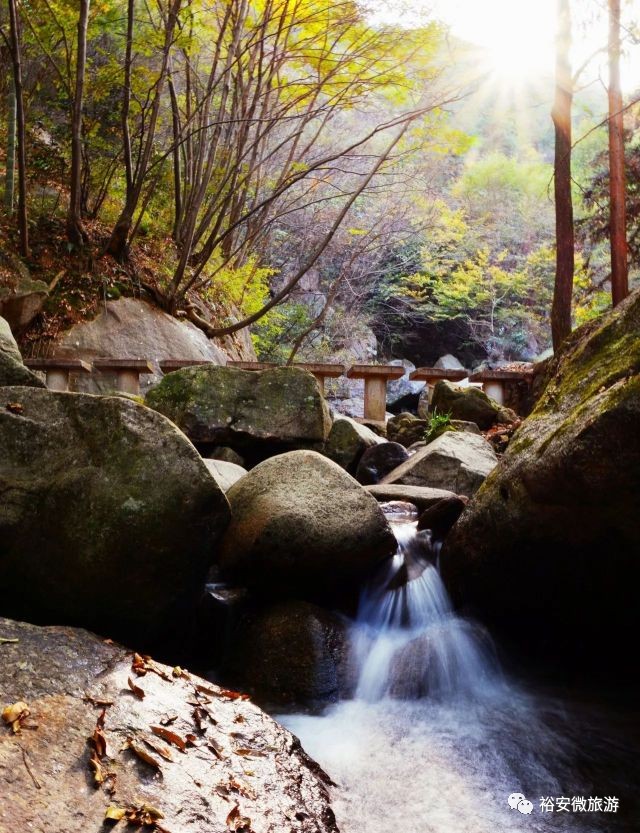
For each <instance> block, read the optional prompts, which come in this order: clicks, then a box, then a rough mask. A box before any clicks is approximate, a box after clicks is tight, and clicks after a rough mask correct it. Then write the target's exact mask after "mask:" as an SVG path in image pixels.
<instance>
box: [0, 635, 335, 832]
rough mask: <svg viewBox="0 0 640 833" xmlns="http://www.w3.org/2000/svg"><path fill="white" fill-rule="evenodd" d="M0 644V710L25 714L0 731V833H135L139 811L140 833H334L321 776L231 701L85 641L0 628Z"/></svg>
mask: <svg viewBox="0 0 640 833" xmlns="http://www.w3.org/2000/svg"><path fill="white" fill-rule="evenodd" d="M0 636H2V637H3V638H5V639H12V640H15V642H9V643H5V644H3V645H2V647H1V650H2V662H0V691H1V692H2V702H0V708H2V707H4V706H7V705H9V704H14V703H16V702H23V703H26V706H27V707H28V709H29V711H30V712H31V714H30V715H29V716H28V717H26V716H25V717H26V719H24V720H23V724H24V725H23V728H21V729H20V731H19V732H18V733H17V734H13V732H12V731H11V729H10V727H9V726H8V725H6V724H4V723H3V724H2V725H1V726H0V780H1V781H2V801H1V802H0V830H1V831H3V833H10V832H11V833H14V831H15V833H17V832H18V831H27V830H30V831H45V830H46V831H48V833H86V831H102V830H104V831H106V830H109V829H112V828H113V827H114V825H115V829H116V830H118V831H120V830H137V829H143V822H144V821H145V818H144V816H143V814H144V813H145V811H146V814H147V816H146V824H145V825H144V829H145V830H149V831H151V830H155V831H161V830H170V831H172V833H214V831H215V833H223V831H231V830H236V831H238V832H239V833H240V831H249V830H251V831H255V833H283V831H291V833H337V828H336V824H335V818H334V815H333V812H332V811H331V807H330V803H329V795H328V790H327V786H328V784H329V779H328V778H327V776H326V775H325V774H324V773H323V772H322V770H321V769H320V767H319V766H318V765H317V764H315V763H314V762H313V761H312V760H311V759H310V758H309V757H308V756H307V755H306V754H305V753H304V751H303V750H302V748H301V746H300V742H299V741H298V740H297V739H296V738H295V737H294V736H293V735H291V734H290V733H289V732H288V731H287V730H286V729H284V728H283V727H282V726H280V725H279V724H278V723H276V722H275V721H274V720H272V719H271V718H270V717H269V716H268V715H266V714H265V713H264V712H263V711H261V709H259V708H258V707H257V706H256V705H254V704H253V703H251V702H249V701H248V700H247V699H246V698H245V697H243V696H241V695H240V694H237V693H236V692H233V691H228V690H225V689H221V688H219V687H218V686H216V685H213V684H211V683H209V682H207V681H206V680H203V679H201V678H199V677H196V676H194V675H193V674H188V673H186V672H183V671H180V670H178V669H172V668H171V667H168V666H166V665H161V664H160V663H156V662H153V661H151V660H146V661H145V660H141V659H138V660H136V659H135V657H134V656H133V655H132V653H131V652H129V651H127V650H126V649H125V648H122V647H120V646H116V645H114V644H108V643H107V642H105V641H103V640H102V639H99V638H98V637H96V636H94V635H93V634H90V633H88V632H87V631H82V630H75V629H71V628H61V627H49V628H40V627H36V626H34V625H26V624H22V623H19V622H12V621H10V620H8V619H2V618H0ZM145 669H147V671H146V673H145ZM30 726H31V727H32V728H28V727H30ZM18 728H19V724H18ZM109 808H111V809H110V816H111V821H108V820H105V815H106V813H107V810H108V809H109ZM118 811H126V812H128V813H130V814H131V821H129V823H127V821H126V820H122V821H120V822H119V823H118V824H116V819H117V818H118V815H119V813H118ZM136 819H137V821H136ZM154 820H155V821H157V826H156V825H155V824H154Z"/></svg>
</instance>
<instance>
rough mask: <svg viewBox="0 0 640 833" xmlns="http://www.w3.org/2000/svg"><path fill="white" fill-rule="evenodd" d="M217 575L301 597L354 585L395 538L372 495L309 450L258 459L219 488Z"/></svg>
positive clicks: (391, 548)
mask: <svg viewBox="0 0 640 833" xmlns="http://www.w3.org/2000/svg"><path fill="white" fill-rule="evenodd" d="M227 498H228V500H229V503H230V504H231V512H232V521H231V524H230V525H229V528H228V530H227V532H226V534H225V537H224V541H223V545H222V549H221V552H220V561H219V567H220V571H221V575H222V576H223V578H226V579H229V580H230V581H232V582H234V583H237V584H241V585H245V586H248V587H251V588H253V589H255V590H256V591H258V592H266V593H268V594H274V593H276V594H278V595H280V596H286V595H288V596H289V597H292V596H295V595H296V594H298V593H300V594H302V596H303V597H305V596H306V597H309V596H316V595H317V594H321V593H322V592H330V593H333V594H339V593H340V592H342V591H343V590H345V589H346V588H347V587H354V586H357V585H358V584H359V583H360V582H362V581H363V580H364V579H365V578H366V577H367V576H368V574H369V573H370V571H371V570H372V569H373V568H374V567H375V566H376V564H378V562H379V561H380V560H381V559H383V558H384V557H385V556H388V555H390V554H392V553H393V552H394V551H395V548H396V541H395V538H394V536H393V533H392V532H391V529H390V527H389V524H388V523H387V520H386V518H385V516H384V514H383V512H382V510H381V509H380V507H379V505H378V503H377V501H376V499H375V498H374V497H373V496H372V495H370V494H369V493H368V492H367V491H366V490H365V489H364V488H363V487H362V486H361V485H360V484H359V483H358V482H357V481H356V480H354V479H353V478H352V477H351V476H350V475H348V474H347V473H346V472H345V471H344V470H343V469H341V468H340V466H338V465H337V464H336V463H334V462H333V461H331V460H329V459H327V458H326V457H323V456H322V455H321V454H318V453H316V452H314V451H292V452H289V453H288V454H280V455H278V456H276V457H272V458H271V459H269V460H265V461H264V462H263V463H261V464H260V465H258V466H256V468H254V469H252V470H251V471H250V472H249V474H247V475H246V476H245V477H243V478H242V480H239V481H238V482H237V483H235V484H234V485H233V486H232V487H231V488H230V489H229V491H228V492H227Z"/></svg>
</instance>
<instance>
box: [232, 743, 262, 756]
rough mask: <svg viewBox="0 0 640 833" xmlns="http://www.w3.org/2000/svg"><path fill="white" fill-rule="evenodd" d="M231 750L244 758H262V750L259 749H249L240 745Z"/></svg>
mask: <svg viewBox="0 0 640 833" xmlns="http://www.w3.org/2000/svg"><path fill="white" fill-rule="evenodd" d="M233 751H234V752H235V753H236V755H241V756H242V757H245V758H248V757H253V758H264V752H261V751H260V750H259V749H249V748H248V747H246V746H240V747H238V748H237V749H234V750H233Z"/></svg>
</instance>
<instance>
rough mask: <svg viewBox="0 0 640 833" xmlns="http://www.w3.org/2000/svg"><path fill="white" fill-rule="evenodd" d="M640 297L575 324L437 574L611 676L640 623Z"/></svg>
mask: <svg viewBox="0 0 640 833" xmlns="http://www.w3.org/2000/svg"><path fill="white" fill-rule="evenodd" d="M639 374H640V294H638V293H637V292H636V293H634V294H633V295H632V296H630V297H629V298H628V299H627V300H626V301H625V302H624V303H623V304H620V305H619V306H618V307H616V309H615V310H613V311H612V312H610V313H609V314H607V315H605V316H603V317H602V318H601V319H598V320H597V321H594V322H591V323H590V324H588V325H585V327H582V328H580V329H579V330H577V331H576V332H574V333H573V335H572V336H571V337H570V339H569V340H568V342H567V343H566V345H565V346H564V348H563V350H562V351H561V353H560V355H559V356H557V357H556V358H555V359H554V360H553V363H552V365H551V368H550V371H549V379H550V381H549V382H548V384H547V387H546V389H545V391H544V393H543V395H542V398H541V399H540V400H539V402H538V404H537V406H536V408H535V410H534V411H533V413H532V414H531V416H530V417H528V419H527V420H526V421H525V422H524V423H523V424H522V426H521V427H520V429H519V430H518V432H517V433H516V435H515V436H514V438H513V440H512V441H511V443H510V445H509V447H508V449H507V452H506V454H505V457H504V458H503V460H502V462H501V463H500V465H499V467H498V468H497V469H496V470H495V472H494V473H493V475H491V477H489V479H488V480H487V482H486V483H485V485H484V486H483V488H482V489H481V490H480V492H479V493H478V494H477V496H476V498H475V500H474V501H473V502H472V503H471V505H470V506H469V508H468V509H467V511H466V512H465V513H464V514H463V515H462V517H461V518H460V520H459V521H458V523H457V524H456V526H455V528H454V530H453V532H452V533H451V535H450V536H449V538H448V539H447V543H446V546H445V551H444V552H443V562H442V563H443V572H444V577H445V579H446V581H447V584H448V586H449V588H450V589H451V591H452V592H453V594H454V596H455V599H456V601H457V602H458V603H459V604H465V605H466V606H468V607H472V608H473V609H475V610H476V611H477V612H478V613H479V614H480V615H481V616H483V617H484V618H485V620H486V621H489V622H491V623H493V624H494V625H495V626H496V627H498V628H500V629H502V630H503V632H506V633H508V634H509V635H510V638H511V639H512V640H514V641H516V640H517V641H518V643H519V644H520V645H521V646H524V648H525V649H526V650H527V651H528V652H536V653H537V654H538V656H544V657H545V658H546V659H548V658H554V659H555V660H556V661H557V662H559V663H562V665H563V666H565V667H569V666H570V665H572V664H573V665H574V667H575V666H576V665H580V666H581V667H582V668H583V669H589V671H590V672H594V668H595V669H596V670H599V671H600V672H603V673H605V674H610V673H611V674H613V675H614V676H615V677H619V676H620V675H621V674H624V673H625V671H629V672H630V671H631V666H630V665H629V662H628V653H627V651H628V642H627V640H626V638H625V636H624V635H625V634H630V633H637V631H638V625H639V624H640V616H639V611H640V608H639V607H638V604H637V588H638V583H639V580H640V561H639V559H638V554H639V553H640V525H639V524H638V517H640V432H639V431H638V425H639V424H640V375H639Z"/></svg>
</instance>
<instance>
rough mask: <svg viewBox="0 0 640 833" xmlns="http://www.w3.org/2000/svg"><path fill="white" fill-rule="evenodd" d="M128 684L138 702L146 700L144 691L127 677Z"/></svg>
mask: <svg viewBox="0 0 640 833" xmlns="http://www.w3.org/2000/svg"><path fill="white" fill-rule="evenodd" d="M127 683H128V684H129V688H130V689H131V691H132V692H133V693H134V694H135V696H136V697H137V698H138V700H144V691H143V690H142V689H141V688H140V686H139V685H136V684H135V683H134V682H133V680H132V679H131V677H127Z"/></svg>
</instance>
